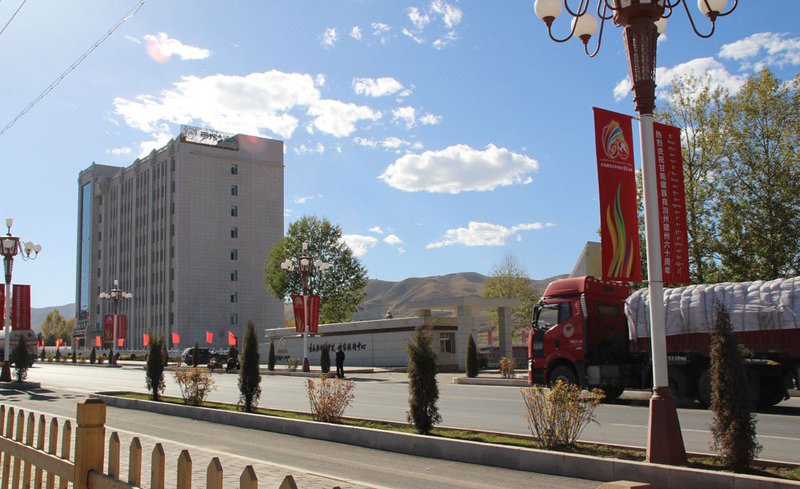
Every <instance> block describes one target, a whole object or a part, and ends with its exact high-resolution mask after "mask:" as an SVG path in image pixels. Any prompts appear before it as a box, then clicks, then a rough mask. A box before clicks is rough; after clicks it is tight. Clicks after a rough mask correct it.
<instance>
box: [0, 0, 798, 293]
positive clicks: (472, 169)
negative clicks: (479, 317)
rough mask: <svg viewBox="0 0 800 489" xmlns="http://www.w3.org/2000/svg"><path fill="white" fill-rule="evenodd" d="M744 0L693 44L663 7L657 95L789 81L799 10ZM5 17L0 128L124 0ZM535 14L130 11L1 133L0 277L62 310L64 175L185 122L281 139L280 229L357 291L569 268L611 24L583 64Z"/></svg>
mask: <svg viewBox="0 0 800 489" xmlns="http://www.w3.org/2000/svg"><path fill="white" fill-rule="evenodd" d="M572 3H574V2H572ZM593 3H594V2H593ZM740 3H741V4H740V6H739V7H738V9H737V10H736V11H735V12H734V13H733V14H732V15H730V16H729V17H725V18H722V19H720V20H719V22H718V25H717V32H716V34H715V35H714V37H712V38H711V39H709V40H703V39H700V38H698V37H696V36H694V34H692V33H691V31H690V26H689V22H688V20H687V19H686V15H685V13H684V12H683V10H682V9H681V10H677V11H676V12H675V13H674V14H673V16H672V18H671V19H670V22H669V26H668V28H667V31H666V35H665V36H664V37H663V38H662V39H661V41H660V42H659V58H658V66H659V85H660V88H666V87H668V86H669V83H670V80H671V79H672V78H673V77H674V76H677V75H680V74H683V73H689V72H693V73H696V74H703V73H709V74H710V75H712V77H713V79H714V81H715V82H716V83H719V84H721V85H724V86H726V87H728V88H729V89H731V90H734V91H735V90H736V89H737V88H738V87H739V86H740V85H741V83H742V80H743V79H744V78H745V77H746V76H747V75H749V74H751V73H752V72H753V71H754V70H755V69H758V68H759V67H762V66H768V67H770V68H771V69H773V70H774V71H775V72H776V73H777V74H778V76H779V77H781V78H783V79H788V78H790V77H792V76H794V74H795V73H796V72H797V70H798V66H800V32H798V31H797V27H796V20H797V19H798V18H800V2H798V1H796V0H791V1H779V0H758V1H743V2H740ZM21 4H22V8H21V9H20V10H19V12H18V13H17V15H16V16H15V17H14V19H13V20H12V21H11V22H10V23H9V24H8V25H7V27H6V28H5V30H4V31H2V33H0V63H2V65H0V68H2V69H1V70H0V73H2V74H1V75H0V126H2V127H5V126H6V124H8V123H11V122H12V121H13V120H14V119H15V118H16V117H17V116H18V115H19V114H20V112H22V111H23V109H25V108H26V107H27V106H28V105H29V104H30V103H31V102H33V101H34V100H35V99H36V98H37V96H39V94H41V93H42V92H43V91H44V89H45V88H46V87H48V85H50V84H51V83H52V82H54V81H55V80H56V79H57V78H59V75H61V74H62V73H63V72H64V70H66V69H67V68H68V67H69V66H70V65H71V64H72V63H73V62H74V61H75V60H77V59H78V58H79V57H80V56H81V55H82V54H83V53H85V52H86V51H87V50H89V49H90V48H91V47H92V46H93V45H94V44H95V43H96V42H97V41H98V40H99V39H101V38H102V37H103V36H104V34H106V33H107V32H108V31H109V30H110V29H111V28H112V27H113V26H114V25H115V24H117V23H118V22H119V21H120V19H121V18H123V16H124V15H125V13H126V12H129V11H131V9H134V7H136V6H137V5H138V4H139V2H138V1H135V0H82V1H74V2H36V1H33V2H23V1H22V0H9V1H6V2H3V3H2V4H0V23H2V24H3V25H5V23H6V22H8V20H9V19H11V17H12V15H14V12H15V11H16V10H17V8H18V7H20V5H21ZM689 4H690V5H689V7H690V10H691V11H692V13H693V14H694V15H695V21H696V22H697V23H698V25H699V26H700V27H701V28H702V29H707V27H708V26H707V21H706V19H705V18H702V17H701V16H700V15H699V14H698V13H697V11H696V8H695V2H693V1H689ZM532 5H533V2H531V1H527V0H526V1H516V0H515V1H512V0H507V1H502V2H487V1H485V0H462V1H457V0H446V1H445V0H434V1H431V0H404V1H399V0H396V1H385V0H352V1H346V0H337V1H321V0H318V1H310V0H285V1H261V2H256V1H238V2H213V1H203V0H194V1H192V2H188V1H182V0H170V1H163V0H162V1H156V0H148V1H146V2H145V3H144V4H143V6H142V7H141V8H140V9H139V10H138V11H136V13H135V15H133V16H131V17H130V18H128V19H127V20H126V21H125V22H124V23H122V25H121V26H119V28H117V29H116V30H115V31H114V32H113V33H112V34H111V35H110V36H109V37H108V38H107V39H105V40H104V41H103V42H102V43H101V44H100V45H99V46H98V47H97V48H96V49H95V50H94V51H93V52H91V54H90V55H89V56H88V57H87V58H86V59H85V60H83V61H82V62H80V63H79V64H78V65H77V67H76V68H75V69H74V70H72V71H71V72H69V73H68V74H67V76H66V77H65V78H64V79H63V80H61V81H60V83H59V84H58V85H57V86H56V87H55V88H54V89H53V90H52V92H50V93H49V94H48V95H47V96H46V97H44V98H43V99H41V100H40V101H39V102H38V103H36V104H35V105H34V106H33V107H32V108H31V109H30V110H29V111H27V113H26V114H24V115H23V116H22V117H20V118H19V119H18V120H17V121H16V123H15V124H13V125H12V126H11V127H9V128H7V129H6V130H5V132H3V134H2V135H0V165H2V168H3V180H2V182H3V184H2V194H3V199H2V205H1V206H0V209H2V211H0V212H1V213H2V214H3V216H2V217H5V216H12V217H14V218H15V224H14V228H13V231H14V233H15V235H18V236H20V237H22V238H23V239H25V240H33V241H35V242H39V243H41V244H42V245H43V247H44V251H43V252H42V254H41V255H40V257H39V258H38V259H37V260H36V261H32V262H26V263H23V262H22V261H21V260H17V262H16V266H15V272H14V282H17V283H29V284H32V285H33V292H32V302H33V305H34V306H35V307H42V306H49V305H58V304H64V303H68V302H72V301H74V296H75V285H74V283H75V269H76V261H75V253H76V252H75V249H76V219H77V200H78V199H77V195H78V194H77V191H78V189H77V177H78V173H79V172H80V171H81V170H82V169H84V168H86V167H87V166H89V165H90V164H91V163H92V162H97V163H102V164H110V165H119V166H127V165H129V164H131V162H132V161H133V160H134V159H135V158H136V157H137V156H139V155H141V154H146V153H148V152H149V151H150V150H151V149H154V148H156V147H159V146H161V145H162V144H163V142H164V141H166V140H167V139H169V138H171V137H174V136H175V135H177V134H178V132H179V130H180V129H179V128H180V125H181V124H190V125H197V126H204V127H211V128H215V129H218V130H221V131H226V132H242V133H248V134H258V135H262V136H266V137H273V138H276V139H281V140H284V141H285V165H286V168H285V225H286V226H288V224H289V223H290V222H292V221H293V220H295V219H297V218H299V217H301V216H303V215H318V216H324V217H327V218H329V219H330V220H331V221H333V222H335V223H338V224H339V225H341V227H342V229H343V232H344V234H345V235H346V238H347V241H348V243H349V244H350V245H351V246H352V247H353V249H354V250H355V251H356V253H357V254H358V255H359V256H360V257H361V260H362V261H363V263H364V264H365V266H366V267H367V269H368V271H369V276H370V278H377V279H383V280H402V279H404V278H408V277H415V276H416V277H419V276H429V275H439V274H446V273H454V272H463V271H474V272H480V273H484V274H486V273H489V272H490V270H491V268H492V266H493V265H495V264H497V263H499V262H500V261H501V259H502V257H503V255H504V254H506V253H511V254H513V255H514V256H516V257H517V258H518V260H519V261H520V263H521V264H522V265H523V266H524V267H525V268H526V270H527V272H528V274H529V275H530V276H531V277H534V278H544V277H548V276H552V275H556V274H560V273H569V272H570V271H571V269H572V267H573V265H574V263H575V261H576V259H577V257H578V255H579V253H580V251H581V249H582V248H583V245H584V243H585V242H586V241H588V240H597V239H598V237H597V230H598V228H599V211H598V204H597V176H596V166H595V160H594V145H593V136H592V111H591V108H592V107H593V106H598V107H603V108H607V109H610V110H615V111H619V112H623V113H629V114H632V113H633V104H632V100H631V97H630V95H629V93H628V91H627V89H626V85H625V79H626V76H627V64H626V60H625V50H624V46H623V44H622V41H621V31H620V29H618V28H614V27H613V26H606V27H607V30H606V33H605V35H604V39H603V46H602V49H601V51H600V54H599V55H598V56H597V57H596V58H594V59H588V58H586V57H585V55H584V54H583V50H582V47H581V46H580V43H579V42H578V41H576V40H575V41H570V42H568V43H565V44H556V43H554V42H552V41H550V40H549V38H548V37H547V32H546V28H545V26H544V24H543V23H542V22H541V21H539V19H537V18H536V16H535V15H534V13H533V8H532ZM776 10H780V12H777V13H776V12H775V11H776ZM567 24H568V22H567V19H564V18H562V19H559V20H558V21H557V22H556V25H555V28H556V30H558V32H562V33H563V32H565V31H566V30H567V29H568V25H567ZM637 155H638V149H637ZM637 158H638V156H637ZM134 292H135V291H134Z"/></svg>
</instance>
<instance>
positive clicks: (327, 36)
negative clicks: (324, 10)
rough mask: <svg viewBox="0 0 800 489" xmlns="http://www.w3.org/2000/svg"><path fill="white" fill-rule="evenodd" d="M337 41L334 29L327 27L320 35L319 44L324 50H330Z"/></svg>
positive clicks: (337, 37)
mask: <svg viewBox="0 0 800 489" xmlns="http://www.w3.org/2000/svg"><path fill="white" fill-rule="evenodd" d="M338 40H339V36H338V35H337V34H336V28H335V27H328V28H327V29H325V32H324V33H323V34H322V41H321V42H320V44H322V45H323V46H325V47H326V48H332V47H334V46H335V45H336V41H338Z"/></svg>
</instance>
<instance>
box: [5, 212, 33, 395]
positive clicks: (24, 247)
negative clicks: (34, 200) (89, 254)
mask: <svg viewBox="0 0 800 489" xmlns="http://www.w3.org/2000/svg"><path fill="white" fill-rule="evenodd" d="M13 224H14V219H12V218H10V217H7V218H6V228H8V231H7V232H6V235H5V236H3V237H2V238H0V245H2V246H0V252H1V253H2V255H3V265H4V268H5V276H6V288H5V291H4V292H5V301H6V304H5V315H4V318H3V319H4V322H3V332H4V333H5V341H4V343H5V349H4V353H3V371H2V374H0V381H2V382H11V361H10V360H9V359H10V357H11V273H12V272H13V270H14V257H15V256H17V255H20V256H21V257H22V259H23V260H35V259H36V257H37V256H39V252H40V251H42V245H40V244H35V243H32V242H31V241H27V242H25V243H24V244H23V243H22V240H21V239H20V238H18V237H16V236H12V235H11V226H12V225H13Z"/></svg>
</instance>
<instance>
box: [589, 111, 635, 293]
mask: <svg viewBox="0 0 800 489" xmlns="http://www.w3.org/2000/svg"><path fill="white" fill-rule="evenodd" d="M594 129H595V149H596V152H597V179H598V181H599V185H600V241H601V243H602V257H603V260H602V261H603V265H602V266H603V278H604V279H608V280H621V281H626V282H641V280H642V272H641V261H640V259H639V220H638V216H637V212H636V174H635V169H634V160H633V130H632V129H631V117H630V116H628V115H624V114H617V113H615V112H609V111H607V110H603V109H598V108H595V109H594Z"/></svg>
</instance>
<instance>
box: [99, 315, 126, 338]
mask: <svg viewBox="0 0 800 489" xmlns="http://www.w3.org/2000/svg"><path fill="white" fill-rule="evenodd" d="M127 336H128V316H126V315H125V314H117V340H119V339H120V338H122V339H123V340H124V339H126V338H127ZM103 343H112V344H113V343H114V315H113V314H106V315H105V316H103Z"/></svg>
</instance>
